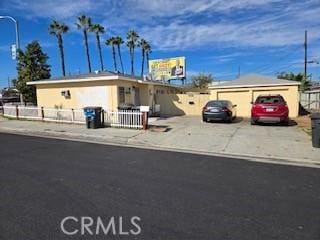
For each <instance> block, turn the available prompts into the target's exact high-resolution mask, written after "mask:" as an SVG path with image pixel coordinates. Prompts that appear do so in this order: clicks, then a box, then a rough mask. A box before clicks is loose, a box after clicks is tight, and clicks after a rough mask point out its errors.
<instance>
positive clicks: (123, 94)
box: [118, 87, 126, 104]
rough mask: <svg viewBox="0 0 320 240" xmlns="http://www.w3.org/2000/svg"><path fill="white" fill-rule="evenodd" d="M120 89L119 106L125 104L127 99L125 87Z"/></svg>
mask: <svg viewBox="0 0 320 240" xmlns="http://www.w3.org/2000/svg"><path fill="white" fill-rule="evenodd" d="M118 89H119V104H120V103H125V101H126V97H125V92H124V87H119V88H118Z"/></svg>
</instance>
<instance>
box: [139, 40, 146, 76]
mask: <svg viewBox="0 0 320 240" xmlns="http://www.w3.org/2000/svg"><path fill="white" fill-rule="evenodd" d="M147 45H148V42H147V41H146V40H144V39H143V38H141V39H140V41H139V42H138V47H140V48H141V53H142V63H141V77H143V68H144V58H145V56H146V48H147Z"/></svg>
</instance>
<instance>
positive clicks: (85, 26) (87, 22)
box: [76, 15, 92, 73]
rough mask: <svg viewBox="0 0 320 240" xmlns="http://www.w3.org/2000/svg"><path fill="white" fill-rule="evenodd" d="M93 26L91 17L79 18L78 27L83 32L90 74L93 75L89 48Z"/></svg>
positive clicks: (83, 16)
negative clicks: (89, 32)
mask: <svg viewBox="0 0 320 240" xmlns="http://www.w3.org/2000/svg"><path fill="white" fill-rule="evenodd" d="M91 25H92V24H91V18H90V17H87V16H85V15H82V16H80V17H78V22H77V23H76V26H77V28H78V29H81V30H82V32H83V37H84V46H85V50H86V55H87V62H88V68H89V72H90V73H91V61H90V53H89V46H88V31H89V30H90V28H91Z"/></svg>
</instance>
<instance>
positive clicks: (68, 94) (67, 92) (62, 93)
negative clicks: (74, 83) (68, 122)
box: [61, 90, 70, 98]
mask: <svg viewBox="0 0 320 240" xmlns="http://www.w3.org/2000/svg"><path fill="white" fill-rule="evenodd" d="M61 96H63V97H65V98H67V97H70V91H69V90H64V91H61Z"/></svg>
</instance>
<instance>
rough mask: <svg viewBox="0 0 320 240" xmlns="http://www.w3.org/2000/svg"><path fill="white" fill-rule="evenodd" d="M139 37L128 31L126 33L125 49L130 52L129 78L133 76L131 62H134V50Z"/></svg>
mask: <svg viewBox="0 0 320 240" xmlns="http://www.w3.org/2000/svg"><path fill="white" fill-rule="evenodd" d="M138 39H139V35H138V34H137V33H136V32H135V31H129V32H128V33H127V47H128V48H129V51H130V63H131V76H133V75H134V68H133V63H134V62H133V61H134V48H135V47H136V46H137V41H138Z"/></svg>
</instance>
